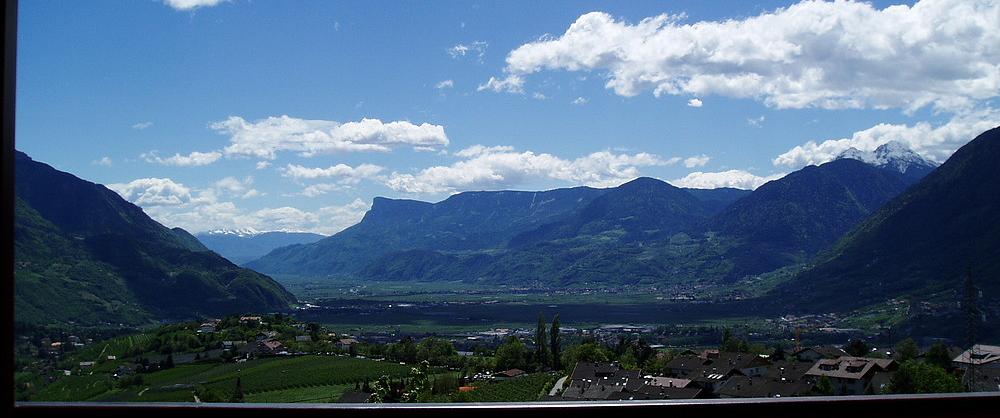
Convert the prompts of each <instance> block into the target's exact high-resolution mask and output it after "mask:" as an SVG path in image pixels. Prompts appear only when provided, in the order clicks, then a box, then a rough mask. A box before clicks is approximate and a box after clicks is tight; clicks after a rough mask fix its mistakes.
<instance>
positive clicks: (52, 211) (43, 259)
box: [14, 152, 295, 325]
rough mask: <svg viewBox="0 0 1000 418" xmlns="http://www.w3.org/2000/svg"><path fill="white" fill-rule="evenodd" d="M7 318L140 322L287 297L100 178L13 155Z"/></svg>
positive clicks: (275, 307) (271, 307)
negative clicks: (11, 288) (11, 312)
mask: <svg viewBox="0 0 1000 418" xmlns="http://www.w3.org/2000/svg"><path fill="white" fill-rule="evenodd" d="M15 171H16V176H15V194H16V198H15V223H14V230H15V234H14V236H15V237H14V240H15V245H14V248H15V297H14V300H15V320H16V321H18V322H22V323H34V324H48V325H56V324H76V325H141V324H144V323H148V322H149V321H151V320H157V319H168V318H177V317H185V318H187V317H191V316H197V315H222V314H226V313H236V312H260V311H282V310H287V309H289V305H290V304H291V303H293V302H295V297H294V296H292V294H290V293H289V292H288V291H286V290H285V289H284V288H283V287H282V286H281V285H280V284H278V283H277V282H275V281H274V280H272V279H271V278H269V277H267V276H264V275H262V274H260V273H257V272H255V271H253V270H249V269H245V268H241V267H239V266H236V265H234V264H233V263H231V262H229V261H228V260H226V259H225V258H223V257H221V256H219V255H218V254H216V253H214V252H212V251H210V250H209V249H207V248H206V247H205V246H204V245H202V244H201V243H200V242H199V241H198V240H197V239H196V238H195V237H194V236H192V235H191V234H189V233H187V232H186V231H184V230H183V229H180V228H174V229H170V228H167V227H165V226H163V225H161V224H159V223H158V222H156V221H154V220H153V219H151V218H150V217H149V216H147V215H146V214H145V213H144V212H143V211H142V209H140V208H139V207H138V206H135V205H133V204H131V203H129V202H127V201H125V200H124V199H122V198H121V197H120V196H119V195H118V194H117V193H115V192H113V191H111V190H109V189H108V188H106V187H104V186H102V185H100V184H95V183H91V182H88V181H85V180H82V179H80V178H77V177H75V176H73V175H71V174H69V173H65V172H61V171H59V170H56V169H54V168H52V167H51V166H49V165H46V164H43V163H40V162H37V161H34V160H32V159H31V158H30V157H28V156H27V155H26V154H24V153H21V152H17V153H16V156H15Z"/></svg>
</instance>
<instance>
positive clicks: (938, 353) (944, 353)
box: [924, 342, 951, 370]
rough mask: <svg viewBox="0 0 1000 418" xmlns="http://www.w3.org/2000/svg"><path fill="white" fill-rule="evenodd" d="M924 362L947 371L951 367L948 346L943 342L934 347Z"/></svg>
mask: <svg viewBox="0 0 1000 418" xmlns="http://www.w3.org/2000/svg"><path fill="white" fill-rule="evenodd" d="M924 362H925V363H927V364H932V365H935V366H938V367H940V368H942V369H946V370H947V369H948V368H950V367H951V354H949V353H948V346H946V345H945V344H944V343H942V342H938V343H937V344H934V345H932V346H931V348H930V349H929V350H927V353H926V354H924Z"/></svg>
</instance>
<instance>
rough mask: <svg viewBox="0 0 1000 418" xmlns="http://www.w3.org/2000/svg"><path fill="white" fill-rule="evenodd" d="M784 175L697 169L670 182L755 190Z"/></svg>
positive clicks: (677, 184)
mask: <svg viewBox="0 0 1000 418" xmlns="http://www.w3.org/2000/svg"><path fill="white" fill-rule="evenodd" d="M784 176H785V173H780V174H772V175H769V176H758V175H755V174H753V173H750V172H748V171H745V170H729V171H719V172H712V173H705V172H701V171H695V172H693V173H690V174H688V175H686V176H684V177H681V178H679V179H676V180H672V181H671V182H670V184H673V185H674V186H677V187H690V188H695V189H717V188H720V187H732V188H736V189H746V190H754V189H756V188H758V187H760V186H761V185H763V184H764V183H767V182H769V181H771V180H777V179H780V178H782V177H784Z"/></svg>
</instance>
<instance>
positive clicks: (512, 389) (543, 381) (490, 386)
mask: <svg viewBox="0 0 1000 418" xmlns="http://www.w3.org/2000/svg"><path fill="white" fill-rule="evenodd" d="M558 378H559V376H558V375H557V374H555V373H535V374H532V375H529V376H525V377H521V378H516V379H510V380H505V381H503V382H488V383H486V382H484V383H481V384H475V385H474V386H476V390H473V391H472V392H465V393H461V394H456V395H455V396H454V400H455V401H459V402H533V401H537V400H538V399H539V398H540V397H541V395H542V391H543V390H544V389H546V387H548V386H549V385H550V384H551V383H553V382H555V381H556V379H558Z"/></svg>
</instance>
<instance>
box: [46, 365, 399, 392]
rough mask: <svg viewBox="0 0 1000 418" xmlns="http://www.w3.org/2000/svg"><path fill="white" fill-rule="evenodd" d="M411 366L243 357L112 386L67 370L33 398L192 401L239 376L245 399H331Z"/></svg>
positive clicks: (229, 387) (103, 377)
mask: <svg viewBox="0 0 1000 418" xmlns="http://www.w3.org/2000/svg"><path fill="white" fill-rule="evenodd" d="M410 368H411V367H410V366H407V365H401V364H398V363H392V362H380V361H375V360H368V359H357V358H351V357H337V356H301V357H287V358H286V357H277V358H266V359H257V360H250V361H248V362H246V363H214V362H213V363H195V364H186V365H180V366H177V367H174V368H172V369H168V370H162V371H158V372H154V373H148V374H144V375H142V378H143V382H142V384H141V385H137V386H131V387H127V388H115V385H114V383H115V381H114V379H113V378H111V377H109V375H107V374H103V373H95V374H93V375H81V376H67V377H63V378H61V379H59V380H58V381H56V382H54V383H52V384H50V385H48V386H46V387H45V388H43V389H42V390H41V391H40V392H39V393H38V394H37V395H36V396H34V397H33V398H32V400H33V401H116V402H164V401H174V402H190V401H194V395H195V394H196V391H199V390H200V391H202V392H212V393H214V394H218V395H221V396H225V397H228V396H230V395H231V394H232V393H233V391H234V390H235V387H236V378H237V377H239V378H240V381H241V383H242V385H243V391H244V394H245V396H246V400H247V401H248V402H329V401H331V400H334V401H335V400H336V399H337V398H339V397H340V395H341V394H343V393H344V392H345V391H347V390H353V388H354V385H355V383H357V382H361V381H365V380H368V381H374V380H376V379H377V378H378V377H379V376H382V375H388V376H390V377H393V378H397V377H403V376H406V375H407V374H408V373H409V372H410Z"/></svg>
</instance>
